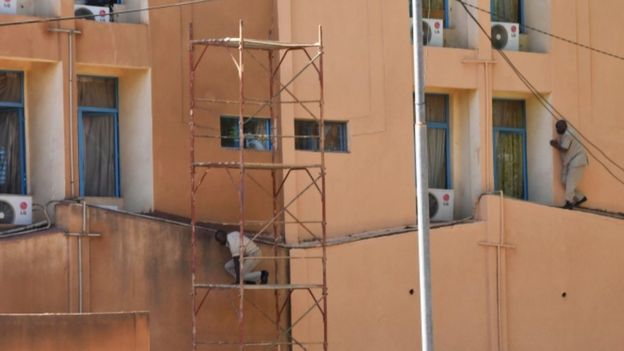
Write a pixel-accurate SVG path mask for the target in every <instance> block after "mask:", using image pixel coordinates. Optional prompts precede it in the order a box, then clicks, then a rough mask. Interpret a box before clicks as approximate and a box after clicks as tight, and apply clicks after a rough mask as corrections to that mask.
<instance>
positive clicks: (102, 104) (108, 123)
mask: <svg viewBox="0 0 624 351" xmlns="http://www.w3.org/2000/svg"><path fill="white" fill-rule="evenodd" d="M118 101H119V99H118V82H117V78H112V77H93V76H78V154H79V160H80V162H79V166H80V167H79V175H80V196H106V197H119V196H121V186H120V167H119V109H118Z"/></svg>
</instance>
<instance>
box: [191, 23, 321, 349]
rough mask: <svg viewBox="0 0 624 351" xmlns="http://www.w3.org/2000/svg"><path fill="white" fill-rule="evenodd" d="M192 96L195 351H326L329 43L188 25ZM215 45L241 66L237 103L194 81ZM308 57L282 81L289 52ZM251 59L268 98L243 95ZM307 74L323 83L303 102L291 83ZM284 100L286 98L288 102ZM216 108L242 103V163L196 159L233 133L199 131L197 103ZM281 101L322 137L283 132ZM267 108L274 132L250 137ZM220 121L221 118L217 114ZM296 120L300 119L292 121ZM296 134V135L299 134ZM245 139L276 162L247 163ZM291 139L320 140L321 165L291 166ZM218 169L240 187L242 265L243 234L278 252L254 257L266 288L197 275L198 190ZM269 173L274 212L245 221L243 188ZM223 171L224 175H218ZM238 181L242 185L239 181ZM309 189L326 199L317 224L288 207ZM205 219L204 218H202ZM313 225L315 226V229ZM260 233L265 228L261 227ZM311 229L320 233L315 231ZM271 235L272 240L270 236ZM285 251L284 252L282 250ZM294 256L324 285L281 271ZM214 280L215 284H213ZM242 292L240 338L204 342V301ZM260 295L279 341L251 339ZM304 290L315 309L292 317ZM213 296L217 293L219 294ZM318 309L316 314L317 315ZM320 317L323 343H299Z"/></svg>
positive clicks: (239, 110) (239, 116)
mask: <svg viewBox="0 0 624 351" xmlns="http://www.w3.org/2000/svg"><path fill="white" fill-rule="evenodd" d="M189 33H190V35H189V36H190V38H189V39H190V41H189V44H190V45H189V63H190V69H189V72H190V77H189V93H190V109H189V122H188V125H189V129H190V133H189V142H190V162H191V163H190V186H191V204H190V205H191V255H192V261H191V281H192V328H193V329H192V349H193V351H195V350H198V349H218V347H220V346H225V347H226V348H230V349H231V348H238V349H239V350H244V349H262V350H323V351H327V349H328V344H327V272H326V263H327V260H326V224H327V222H326V207H325V189H326V188H325V133H324V132H322V131H324V130H325V124H324V123H325V122H324V117H323V43H322V29H321V27H320V26H319V28H318V41H317V42H316V43H308V44H301V43H285V42H279V41H272V40H255V39H249V38H245V37H244V36H243V22H242V21H241V22H240V23H239V36H238V37H230V38H214V39H194V37H193V28H192V25H191V26H190V28H189ZM209 48H220V49H225V50H226V51H227V52H228V53H229V54H230V56H231V59H232V61H233V63H234V66H235V69H236V71H237V73H238V86H239V89H238V95H239V96H238V100H231V99H230V100H228V99H223V98H219V97H214V96H213V97H210V96H208V97H196V96H195V83H196V79H198V77H196V74H197V73H198V72H197V70H198V66H199V64H200V62H201V61H202V58H204V55H205V54H206V52H207V50H208V49H209ZM196 49H198V51H200V54H199V56H198V57H195V56H196V55H195V50H196ZM257 53H262V54H263V55H267V56H268V67H267V66H262V64H260V61H259V60H258V59H257V58H256V54H257ZM297 53H298V54H299V55H302V56H301V57H302V59H303V60H305V61H306V62H305V64H303V66H302V68H301V69H300V70H298V71H297V72H295V73H294V74H293V75H292V77H288V78H287V79H288V81H287V82H286V83H284V84H282V82H281V80H280V78H279V77H280V75H279V72H280V68H281V66H282V64H283V63H284V61H285V59H286V57H287V56H289V55H295V54H297ZM248 57H249V58H252V59H254V60H255V61H256V62H257V63H259V64H260V65H261V66H262V67H263V69H264V70H265V71H266V72H267V73H268V85H267V87H268V98H252V97H247V96H246V93H245V85H244V84H245V61H246V60H247V59H248ZM304 71H312V73H313V74H314V75H315V79H316V78H318V92H319V95H318V99H308V100H305V99H299V98H298V97H297V96H296V95H295V94H294V93H293V89H292V87H291V85H292V83H293V82H295V81H296V80H297V79H298V78H300V77H301V76H302V74H303V73H304ZM282 96H287V97H288V98H287V99H284V100H282V98H281V97H282ZM198 103H202V104H214V105H221V104H225V105H228V104H229V105H238V121H237V122H238V135H237V136H236V137H235V138H236V139H237V140H238V150H237V151H238V152H237V156H238V157H237V159H235V160H228V161H223V160H220V161H210V160H198V159H196V143H197V141H198V140H199V139H200V138H206V137H207V138H212V139H211V140H217V141H221V140H223V139H224V138H228V137H227V136H224V135H222V133H219V135H204V134H202V133H199V132H198V125H197V118H198V117H197V116H196V112H197V109H198V106H197V104H198ZM283 104H295V105H297V106H300V107H301V108H302V110H304V111H306V112H307V114H309V116H310V117H311V118H312V120H314V121H315V122H316V123H317V126H318V128H317V130H318V131H319V133H318V135H312V136H310V135H284V134H283V133H282V128H281V127H279V126H280V119H281V117H280V112H279V111H280V107H281V106H282V105H283ZM250 106H251V107H253V111H254V113H252V114H250V115H248V116H245V113H246V111H247V108H248V107H250ZM263 109H265V110H266V109H268V111H269V114H270V120H271V124H270V126H271V129H270V133H269V134H268V135H254V134H249V133H248V134H247V135H246V134H245V130H244V126H245V123H246V121H249V120H250V119H251V118H253V117H254V116H255V115H256V114H257V113H259V112H260V111H262V110H263ZM217 118H220V117H217ZM293 122H294V121H293ZM295 134H296V133H295ZM246 138H269V140H270V147H269V148H270V151H271V161H270V162H266V163H262V162H247V161H246V154H247V151H248V150H246V148H245V145H246ZM286 138H295V140H297V139H298V138H302V139H300V140H303V138H314V140H315V142H317V143H318V151H319V152H318V153H316V154H317V155H318V157H316V156H315V158H316V159H317V160H318V162H316V163H307V164H296V163H293V164H285V163H283V162H282V161H281V160H282V157H281V155H280V152H282V150H283V143H282V142H283V140H284V139H286ZM213 169H220V170H225V171H226V172H228V174H229V172H230V171H232V172H235V171H236V170H238V179H237V184H236V185H237V190H238V205H239V221H238V223H237V227H238V231H239V233H240V238H239V240H240V243H241V245H240V253H239V254H240V256H239V259H240V266H241V267H243V265H244V260H245V259H246V258H245V252H244V251H245V250H244V247H243V246H244V245H243V244H242V243H243V236H244V235H245V234H246V233H247V234H251V235H250V236H249V237H250V239H251V240H252V241H258V240H262V241H263V242H264V243H268V244H269V245H271V247H272V253H271V255H269V256H263V257H256V256H254V259H261V260H268V261H272V263H273V269H274V272H273V274H272V275H271V279H270V281H269V283H268V284H266V285H252V284H245V282H244V278H243V275H242V274H241V275H240V279H239V281H238V284H223V282H213V281H208V282H200V281H198V279H197V277H198V275H197V273H198V272H197V267H198V264H197V263H198V260H197V240H196V239H197V238H196V235H197V222H198V218H197V217H198V213H197V207H198V206H200V204H199V203H198V201H197V193H198V191H199V188H200V186H201V185H202V183H203V182H204V181H205V180H206V179H207V178H210V177H208V175H209V171H211V170H213ZM252 170H253V171H254V172H269V173H270V175H271V183H272V189H271V190H268V189H264V191H265V192H266V193H267V194H268V195H270V196H271V197H272V207H273V208H272V212H271V216H270V218H267V219H266V220H262V221H261V223H258V222H259V221H252V220H249V219H247V218H246V213H245V201H246V199H245V189H246V184H247V182H248V181H251V182H253V183H255V184H256V185H259V184H260V182H258V181H257V180H255V179H254V177H253V176H252V174H251V173H250V172H248V171H252ZM216 172H219V171H216ZM297 172H302V173H303V174H305V176H307V177H308V178H309V181H310V182H309V184H308V186H306V187H304V188H302V189H297V190H296V193H295V194H288V195H289V196H288V197H289V198H286V197H287V196H286V194H284V185H285V184H286V182H287V180H288V179H289V178H290V179H291V180H292V178H293V177H294V176H293V174H294V173H297ZM235 183H236V182H235ZM306 192H316V193H317V194H316V195H314V196H315V197H316V198H318V199H319V200H320V204H319V206H320V211H319V212H320V217H321V218H320V219H317V220H306V221H304V220H300V219H299V218H297V215H296V214H293V211H291V210H289V207H291V206H293V205H294V204H296V203H297V201H299V200H300V199H301V196H302V195H303V194H304V193H306ZM204 220H205V219H204ZM252 222H254V224H255V225H256V228H255V229H254V231H253V232H251V233H250V227H251V223H252ZM287 226H289V227H288V228H291V229H292V228H293V227H294V228H299V229H300V230H301V231H303V232H305V233H306V235H309V237H311V238H312V240H314V241H315V242H317V243H318V246H319V247H320V252H321V254H320V255H317V256H315V257H291V256H290V254H289V252H288V250H287V248H286V246H285V245H284V244H285V241H286V240H285V231H286V227H287ZM312 226H315V227H312ZM258 228H260V229H258ZM312 228H314V229H317V230H316V231H314V230H312ZM271 229H272V231H271V232H270V233H269V235H267V233H268V232H269V231H270V230H271ZM282 252H285V253H282ZM294 259H315V260H318V261H317V262H320V264H319V266H320V268H321V270H322V279H321V281H313V282H309V283H308V282H303V283H302V282H297V283H296V284H292V283H291V281H290V278H289V277H288V276H287V274H288V272H282V275H280V274H278V269H279V268H280V264H279V262H283V263H284V266H285V267H286V268H288V267H290V265H291V262H292V261H293V260H294ZM209 280H210V279H209ZM217 290H218V291H224V292H231V293H233V294H235V293H238V299H237V300H238V301H237V303H238V306H237V308H235V310H236V313H237V320H238V340H236V341H233V340H221V339H219V340H214V337H213V339H210V338H206V339H204V338H202V337H201V336H200V335H199V334H200V333H199V332H198V315H199V313H200V311H201V309H202V305H204V302H206V299H209V298H210V293H211V292H212V291H217ZM251 290H254V291H256V292H257V293H269V294H272V297H270V299H274V304H273V305H274V307H273V309H274V311H272V312H266V311H260V312H261V314H262V316H264V317H265V320H266V321H267V323H272V324H273V325H274V328H275V329H274V330H275V332H274V335H275V336H274V337H273V338H271V339H270V340H252V338H251V337H249V336H248V335H247V334H246V330H245V315H246V311H248V310H249V309H250V308H255V309H259V308H260V307H259V306H258V305H257V304H255V303H254V302H253V301H251V300H249V299H248V298H247V294H246V293H248V292H249V291H251ZM296 291H299V292H302V294H304V295H305V296H308V298H309V300H307V301H308V302H311V303H310V305H311V306H310V307H309V308H307V309H303V313H302V314H301V315H297V316H292V320H291V316H289V315H288V314H289V313H290V303H291V301H292V300H291V297H292V295H293V292H296ZM213 295H214V294H213ZM315 311H316V312H315ZM316 313H319V314H320V318H319V315H318V314H317V315H316V317H315V318H316V319H315V320H316V321H319V320H322V331H319V335H321V334H322V336H320V337H319V339H320V340H297V339H296V338H295V337H294V336H293V328H294V327H295V326H296V325H297V324H299V323H300V322H301V321H302V320H304V319H305V318H310V317H309V315H311V314H316Z"/></svg>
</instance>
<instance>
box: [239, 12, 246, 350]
mask: <svg viewBox="0 0 624 351" xmlns="http://www.w3.org/2000/svg"><path fill="white" fill-rule="evenodd" d="M238 34H239V43H238V82H239V83H238V92H239V101H240V103H239V106H238V140H239V143H238V153H239V162H240V175H239V185H238V196H239V199H238V202H239V206H240V209H239V211H240V222H239V234H240V238H239V243H240V244H239V256H238V257H239V262H240V265H239V267H240V271H241V273H242V270H243V269H242V268H243V266H244V264H245V245H244V238H245V133H244V123H245V121H244V113H245V89H244V87H245V86H244V74H243V73H244V63H243V40H244V39H243V21H242V20H241V21H240V22H239V24H238ZM244 280H245V278H244V277H243V275H242V274H239V279H238V297H239V300H238V342H239V350H240V351H243V350H244V349H245V345H244V343H245V313H244V311H243V308H244V302H245V300H244V299H245V295H244V294H245V287H244V285H243V284H244Z"/></svg>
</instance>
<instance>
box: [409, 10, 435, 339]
mask: <svg viewBox="0 0 624 351" xmlns="http://www.w3.org/2000/svg"><path fill="white" fill-rule="evenodd" d="M412 13H413V14H414V16H413V17H412V28H413V29H414V35H413V36H412V47H413V50H414V97H415V98H414V111H416V113H415V116H414V144H415V145H414V158H415V160H414V161H415V172H414V176H415V178H416V211H417V214H418V271H419V282H420V284H419V285H420V286H419V288H420V329H421V342H422V351H433V322H432V309H431V267H430V258H429V184H428V181H429V179H428V177H429V166H428V162H429V161H428V157H427V122H426V118H425V77H424V57H423V41H422V38H423V27H422V0H414V1H412Z"/></svg>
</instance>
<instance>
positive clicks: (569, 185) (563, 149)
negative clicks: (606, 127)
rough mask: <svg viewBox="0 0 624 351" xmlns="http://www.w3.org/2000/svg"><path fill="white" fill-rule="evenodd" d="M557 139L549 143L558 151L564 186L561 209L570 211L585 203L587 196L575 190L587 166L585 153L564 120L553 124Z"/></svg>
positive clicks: (587, 160) (587, 161)
mask: <svg viewBox="0 0 624 351" xmlns="http://www.w3.org/2000/svg"><path fill="white" fill-rule="evenodd" d="M555 128H556V129H557V134H559V137H558V138H557V139H553V140H551V141H550V145H551V146H552V147H554V148H555V149H557V150H559V154H560V155H561V164H562V165H561V166H562V167H561V182H562V183H563V184H564V186H565V200H566V202H565V205H563V208H566V209H572V208H573V207H574V206H578V205H580V204H582V203H583V202H585V201H587V196H585V195H584V194H583V193H582V192H580V191H579V190H578V189H577V186H578V183H580V181H581V178H582V177H583V172H584V171H585V167H586V166H587V165H588V164H589V159H588V158H587V153H586V152H585V149H584V148H583V145H581V143H580V142H579V141H578V140H577V139H576V137H575V136H574V135H572V133H571V131H570V130H569V129H568V123H567V122H566V121H565V120H559V121H557V123H556V124H555Z"/></svg>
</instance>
